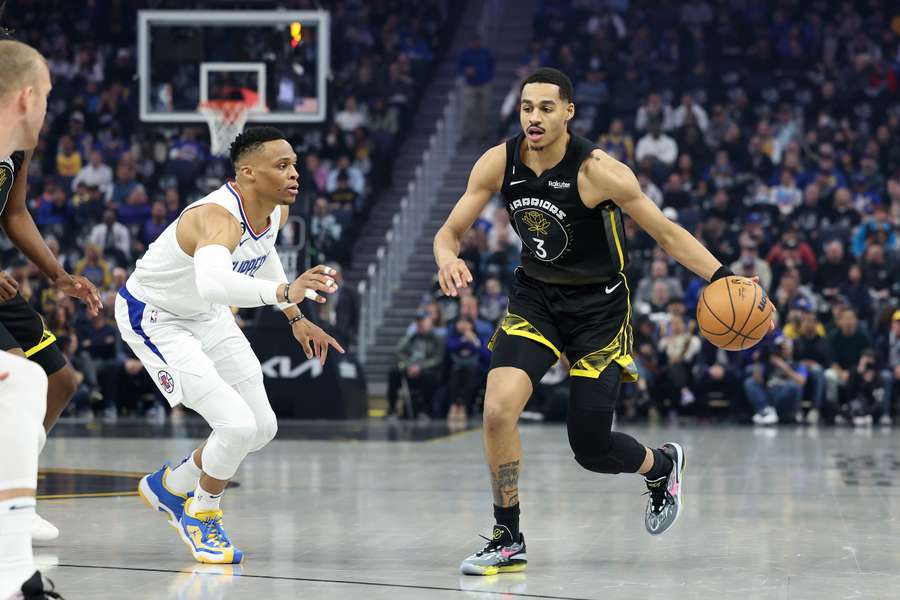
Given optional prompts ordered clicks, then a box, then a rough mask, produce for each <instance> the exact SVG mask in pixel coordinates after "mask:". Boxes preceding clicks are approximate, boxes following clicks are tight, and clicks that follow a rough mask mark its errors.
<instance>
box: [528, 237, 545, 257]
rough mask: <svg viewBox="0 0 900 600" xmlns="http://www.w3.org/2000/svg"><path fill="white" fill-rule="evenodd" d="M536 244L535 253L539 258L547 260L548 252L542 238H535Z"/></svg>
mask: <svg viewBox="0 0 900 600" xmlns="http://www.w3.org/2000/svg"><path fill="white" fill-rule="evenodd" d="M531 239H533V240H534V243H535V244H537V248H535V250H534V253H535V255H536V256H537V257H538V258H547V251H546V250H544V240H542V239H541V238H536V237H533V238H531Z"/></svg>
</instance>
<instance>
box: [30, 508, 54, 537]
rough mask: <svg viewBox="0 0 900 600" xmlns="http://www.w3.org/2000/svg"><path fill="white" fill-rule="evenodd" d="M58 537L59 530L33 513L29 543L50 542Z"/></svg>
mask: <svg viewBox="0 0 900 600" xmlns="http://www.w3.org/2000/svg"><path fill="white" fill-rule="evenodd" d="M58 537H59V529H57V528H56V527H55V526H53V524H52V523H50V522H49V521H47V520H46V519H44V518H43V517H41V515H39V514H37V513H34V518H33V519H32V520H31V541H32V542H52V541H53V540H55V539H56V538H58Z"/></svg>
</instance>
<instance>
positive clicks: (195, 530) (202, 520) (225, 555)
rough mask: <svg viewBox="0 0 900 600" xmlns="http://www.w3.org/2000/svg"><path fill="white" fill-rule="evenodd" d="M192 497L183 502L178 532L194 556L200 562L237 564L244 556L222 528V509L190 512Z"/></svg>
mask: <svg viewBox="0 0 900 600" xmlns="http://www.w3.org/2000/svg"><path fill="white" fill-rule="evenodd" d="M192 501H193V498H189V499H188V501H187V502H185V504H184V511H183V512H182V513H181V521H180V522H179V524H178V533H180V534H181V539H182V540H184V543H185V544H187V545H188V548H190V549H191V554H193V555H194V558H195V559H196V560H198V561H200V562H202V563H211V564H237V563H239V562H241V560H243V558H244V553H243V552H241V551H240V550H238V549H237V548H235V547H234V546H233V545H232V544H231V540H229V539H228V535H227V534H226V533H225V530H224V529H222V511H221V510H211V511H208V512H198V513H197V514H195V515H192V514H190V506H191V502H192Z"/></svg>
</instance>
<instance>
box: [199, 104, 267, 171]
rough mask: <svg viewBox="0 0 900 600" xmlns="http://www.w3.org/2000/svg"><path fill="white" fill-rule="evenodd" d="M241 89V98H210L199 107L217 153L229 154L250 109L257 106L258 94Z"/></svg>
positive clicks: (211, 144)
mask: <svg viewBox="0 0 900 600" xmlns="http://www.w3.org/2000/svg"><path fill="white" fill-rule="evenodd" d="M240 91H241V95H242V96H243V98H241V99H240V100H230V99H229V100H209V101H207V102H201V103H200V105H199V106H198V107H197V110H199V111H200V113H201V114H202V115H203V117H204V118H205V119H206V124H207V125H209V141H210V146H211V148H210V150H211V151H212V153H213V154H215V155H218V156H226V155H227V154H228V150H229V148H230V147H231V142H233V141H234V138H236V137H237V136H238V134H239V133H241V132H242V131H244V125H246V124H247V118H248V117H249V116H250V111H251V110H253V109H254V108H256V104H257V102H258V100H259V96H258V94H256V93H255V92H253V91H251V90H248V89H245V88H242V89H241V90H240Z"/></svg>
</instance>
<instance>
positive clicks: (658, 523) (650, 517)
mask: <svg viewBox="0 0 900 600" xmlns="http://www.w3.org/2000/svg"><path fill="white" fill-rule="evenodd" d="M660 450H661V451H662V453H663V454H665V455H666V456H668V457H669V458H670V459H671V460H672V470H671V471H670V472H669V474H668V475H667V476H666V477H660V478H659V479H654V480H652V481H651V480H649V479H647V478H646V477H645V478H644V482H645V483H646V484H647V493H648V494H650V499H649V500H648V501H647V510H646V511H645V513H644V525H645V526H646V527H647V532H648V533H649V534H650V535H659V534H661V533H663V532H664V531H666V530H667V529H669V528H670V527H671V526H672V525H674V524H675V521H677V520H678V514H679V513H680V512H681V506H682V504H683V502H684V500H683V497H684V482H683V480H682V478H683V477H684V467H685V465H686V464H687V463H686V461H685V459H684V450H683V449H682V447H681V445H680V444H676V443H674V442H667V443H665V444H663V445H662V447H660Z"/></svg>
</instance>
